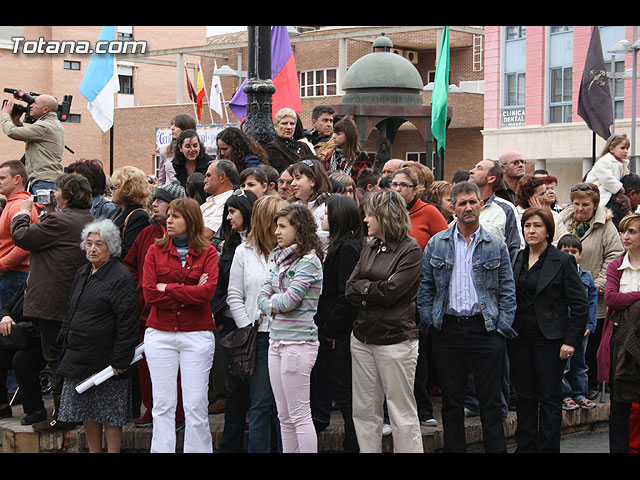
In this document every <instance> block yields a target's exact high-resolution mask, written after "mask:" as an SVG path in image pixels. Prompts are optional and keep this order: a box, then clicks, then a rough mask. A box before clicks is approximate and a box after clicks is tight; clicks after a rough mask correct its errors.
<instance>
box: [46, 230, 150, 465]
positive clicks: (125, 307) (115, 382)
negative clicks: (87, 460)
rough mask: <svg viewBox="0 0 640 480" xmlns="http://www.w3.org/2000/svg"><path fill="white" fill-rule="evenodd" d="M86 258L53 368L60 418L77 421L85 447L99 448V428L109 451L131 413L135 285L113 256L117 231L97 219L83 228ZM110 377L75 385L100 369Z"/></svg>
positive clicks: (73, 289)
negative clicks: (58, 386)
mask: <svg viewBox="0 0 640 480" xmlns="http://www.w3.org/2000/svg"><path fill="white" fill-rule="evenodd" d="M81 247H82V249H84V250H85V251H86V255H87V260H89V263H87V264H86V265H85V266H83V267H82V268H80V270H78V272H77V274H76V276H75V278H74V282H73V285H72V287H71V297H70V299H69V310H68V313H67V316H66V318H65V319H64V321H63V323H62V327H61V328H60V334H59V335H58V343H60V344H61V346H62V354H61V357H60V363H59V364H58V370H57V373H58V374H59V375H60V376H61V377H63V378H64V383H63V387H62V396H61V399H60V413H59V416H58V418H59V420H61V421H64V422H82V423H83V426H84V430H85V434H86V436H87V442H88V443H89V451H90V452H92V453H98V452H101V451H102V431H103V426H104V433H105V437H106V440H107V449H108V451H109V452H110V453H116V452H119V451H120V441H121V437H122V426H123V425H124V424H125V423H127V422H128V421H130V420H131V419H132V418H133V415H132V405H131V384H130V379H129V376H128V375H127V369H128V368H129V365H130V364H131V361H132V360H133V356H134V351H135V348H136V345H137V343H138V340H139V325H138V302H137V296H136V284H135V281H134V279H133V276H132V275H131V272H130V271H129V269H128V268H127V267H126V266H124V265H123V264H122V263H121V262H119V261H118V260H117V257H118V255H119V254H120V248H121V246H120V231H119V229H118V227H116V226H115V225H114V223H113V222H112V221H111V220H98V221H95V222H92V223H90V224H88V225H87V226H86V227H85V228H84V230H83V231H82V240H81ZM107 367H110V368H113V372H114V376H113V377H111V378H110V379H108V380H107V381H105V382H104V383H101V384H99V385H97V386H95V387H92V388H90V389H89V390H87V391H86V392H83V393H78V392H77V391H76V389H75V387H76V386H77V385H78V384H79V383H80V382H82V381H83V380H85V379H86V378H88V377H90V376H91V375H93V374H95V373H98V372H100V371H101V370H103V369H104V368H107Z"/></svg>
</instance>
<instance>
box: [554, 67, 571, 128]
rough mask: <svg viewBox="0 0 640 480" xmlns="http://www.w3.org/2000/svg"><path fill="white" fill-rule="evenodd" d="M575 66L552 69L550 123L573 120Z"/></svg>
mask: <svg viewBox="0 0 640 480" xmlns="http://www.w3.org/2000/svg"><path fill="white" fill-rule="evenodd" d="M572 76H573V68H571V67H560V68H552V69H551V92H550V96H549V123H567V122H571V82H572Z"/></svg>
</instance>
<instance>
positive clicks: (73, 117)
mask: <svg viewBox="0 0 640 480" xmlns="http://www.w3.org/2000/svg"><path fill="white" fill-rule="evenodd" d="M81 119H82V117H81V116H80V115H79V114H77V113H70V114H69V115H68V116H67V120H66V122H65V123H80V120H81Z"/></svg>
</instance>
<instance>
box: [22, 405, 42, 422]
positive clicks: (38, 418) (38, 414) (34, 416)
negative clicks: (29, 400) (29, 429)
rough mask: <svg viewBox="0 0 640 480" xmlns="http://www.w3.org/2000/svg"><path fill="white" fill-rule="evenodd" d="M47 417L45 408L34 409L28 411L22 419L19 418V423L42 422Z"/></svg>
mask: <svg viewBox="0 0 640 480" xmlns="http://www.w3.org/2000/svg"><path fill="white" fill-rule="evenodd" d="M46 419H47V410H46V409H44V408H41V409H40V410H36V411H35V412H31V413H28V414H27V415H26V416H25V417H24V418H23V419H22V420H20V424H21V425H31V424H33V423H36V422H42V421H44V420H46Z"/></svg>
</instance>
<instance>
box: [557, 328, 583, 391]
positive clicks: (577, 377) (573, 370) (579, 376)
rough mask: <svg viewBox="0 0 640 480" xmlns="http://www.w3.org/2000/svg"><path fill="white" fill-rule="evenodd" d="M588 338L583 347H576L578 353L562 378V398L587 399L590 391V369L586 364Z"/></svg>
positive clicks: (566, 366) (568, 364) (569, 363)
mask: <svg viewBox="0 0 640 480" xmlns="http://www.w3.org/2000/svg"><path fill="white" fill-rule="evenodd" d="M587 338H588V337H584V340H583V341H582V344H581V345H578V346H577V347H576V351H575V353H574V354H573V357H571V358H570V359H569V360H567V364H566V365H565V367H564V377H563V378H562V397H563V398H567V397H571V398H573V399H574V400H580V397H585V396H586V395H587V392H588V390H589V378H588V377H587V371H588V370H589V367H587V364H586V362H585V352H586V351H587Z"/></svg>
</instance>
